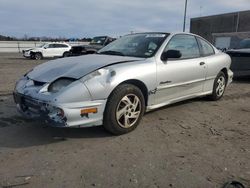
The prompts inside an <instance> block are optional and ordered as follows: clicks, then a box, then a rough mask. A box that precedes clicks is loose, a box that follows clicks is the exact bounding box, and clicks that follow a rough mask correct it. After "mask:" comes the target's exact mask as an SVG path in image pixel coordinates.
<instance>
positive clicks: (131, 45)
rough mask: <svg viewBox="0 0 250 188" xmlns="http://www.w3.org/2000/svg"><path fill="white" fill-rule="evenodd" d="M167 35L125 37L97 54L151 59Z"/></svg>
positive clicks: (146, 34) (153, 34)
mask: <svg viewBox="0 0 250 188" xmlns="http://www.w3.org/2000/svg"><path fill="white" fill-rule="evenodd" d="M168 35H169V34H166V33H140V34H131V35H126V36H124V37H122V38H120V39H117V40H116V41H114V42H112V43H110V44H109V45H107V46H105V47H104V48H102V49H101V50H99V51H98V53H99V54H108V55H122V56H132V57H143V58H148V57H152V56H153V55H154V54H155V53H156V52H157V50H158V49H159V47H160V46H161V45H162V43H163V41H164V40H165V39H166V37H167V36H168Z"/></svg>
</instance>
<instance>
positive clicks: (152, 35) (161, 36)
mask: <svg viewBox="0 0 250 188" xmlns="http://www.w3.org/2000/svg"><path fill="white" fill-rule="evenodd" d="M165 36H166V35H165V34H147V35H146V36H145V38H148V37H157V38H163V37H165Z"/></svg>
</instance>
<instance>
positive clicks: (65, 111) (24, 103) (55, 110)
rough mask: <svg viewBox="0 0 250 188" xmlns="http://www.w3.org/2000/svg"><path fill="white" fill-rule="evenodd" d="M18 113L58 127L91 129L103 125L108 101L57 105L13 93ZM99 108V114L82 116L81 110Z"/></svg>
mask: <svg viewBox="0 0 250 188" xmlns="http://www.w3.org/2000/svg"><path fill="white" fill-rule="evenodd" d="M13 95H14V100H15V103H16V106H17V109H18V111H19V112H20V113H21V114H22V115H23V116H24V117H25V118H28V119H37V120H40V121H43V122H45V123H47V124H49V125H51V126H56V127H91V126H98V125H102V120H103V112H104V109H105V105H106V100H96V101H84V102H77V103H75V102H74V103H64V104H55V103H50V102H48V101H41V100H37V99H34V98H31V97H29V96H25V95H23V94H20V93H16V92H15V93H13ZM93 107H94V108H97V113H89V114H86V115H84V116H83V115H82V114H81V110H84V109H88V108H93Z"/></svg>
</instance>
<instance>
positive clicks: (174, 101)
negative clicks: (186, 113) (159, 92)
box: [146, 91, 212, 112]
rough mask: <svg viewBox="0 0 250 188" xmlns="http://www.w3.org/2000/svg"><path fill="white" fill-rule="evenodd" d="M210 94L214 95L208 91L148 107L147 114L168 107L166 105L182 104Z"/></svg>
mask: <svg viewBox="0 0 250 188" xmlns="http://www.w3.org/2000/svg"><path fill="white" fill-rule="evenodd" d="M210 94H212V91H206V92H202V93H197V94H192V95H187V96H184V97H179V98H176V99H172V100H169V101H166V102H164V103H160V104H155V105H151V106H147V109H146V112H149V111H151V110H154V109H157V108H160V107H163V106H166V105H170V104H173V103H177V102H180V101H184V100H188V99H192V98H197V97H201V96H206V95H210Z"/></svg>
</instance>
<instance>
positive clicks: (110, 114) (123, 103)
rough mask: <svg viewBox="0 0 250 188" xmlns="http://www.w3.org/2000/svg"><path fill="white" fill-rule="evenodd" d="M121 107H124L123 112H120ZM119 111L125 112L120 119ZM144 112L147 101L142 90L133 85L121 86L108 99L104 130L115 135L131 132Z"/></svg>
mask: <svg viewBox="0 0 250 188" xmlns="http://www.w3.org/2000/svg"><path fill="white" fill-rule="evenodd" d="M126 97H127V98H128V99H129V100H124V99H127V98H126ZM127 101H130V102H132V103H127ZM131 106H132V107H131ZM120 107H122V109H121V110H119V108H120ZM119 111H124V113H122V114H123V115H120V118H118V117H117V116H118V114H119ZM139 111H140V112H139ZM144 112H145V100H144V96H143V94H142V92H141V90H140V89H139V88H138V87H136V86H134V85H132V84H122V85H119V86H117V88H115V89H114V91H113V92H112V93H111V95H110V97H109V98H108V101H107V105H106V108H105V112H104V119H103V125H104V128H105V129H106V130H107V131H109V132H111V133H112V134H114V135H121V134H125V133H128V132H131V131H133V130H134V129H135V128H136V127H137V126H138V124H139V123H140V121H141V118H142V116H143V114H144ZM133 116H134V117H133ZM135 116H136V118H135ZM125 121H126V123H125ZM129 123H130V125H129ZM123 126H124V127H123ZM126 126H127V127H126ZM128 126H129V127H128Z"/></svg>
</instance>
